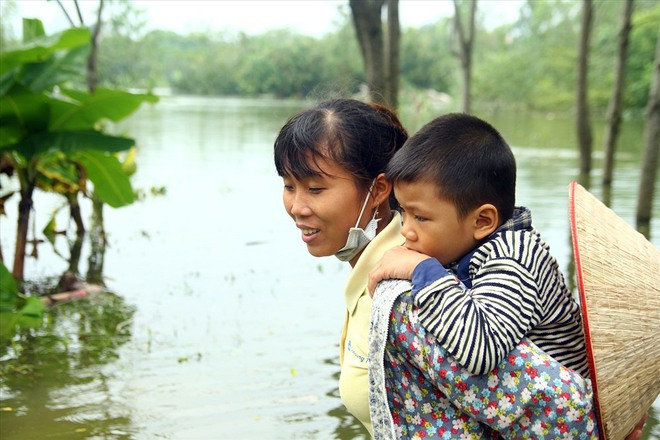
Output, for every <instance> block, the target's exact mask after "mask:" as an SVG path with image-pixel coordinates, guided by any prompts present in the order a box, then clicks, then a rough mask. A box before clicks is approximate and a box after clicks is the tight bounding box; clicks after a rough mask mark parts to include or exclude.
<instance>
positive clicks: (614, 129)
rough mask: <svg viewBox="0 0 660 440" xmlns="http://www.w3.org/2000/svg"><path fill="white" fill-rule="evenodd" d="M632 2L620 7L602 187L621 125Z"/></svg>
mask: <svg viewBox="0 0 660 440" xmlns="http://www.w3.org/2000/svg"><path fill="white" fill-rule="evenodd" d="M633 2H634V0H624V3H623V7H622V8H621V25H620V27H619V35H618V51H617V58H616V67H615V72H614V75H615V77H614V85H613V87H612V97H611V98H610V103H609V106H608V108H607V120H608V125H607V129H606V131H605V146H604V150H605V158H604V163H603V187H610V186H611V185H612V174H613V170H614V155H615V150H616V142H617V138H618V136H619V128H620V126H621V100H622V97H623V88H624V84H625V80H626V60H627V59H628V42H629V41H630V38H629V37H630V29H631V24H630V18H631V17H632V10H633ZM604 202H605V204H606V205H609V200H607V201H604Z"/></svg>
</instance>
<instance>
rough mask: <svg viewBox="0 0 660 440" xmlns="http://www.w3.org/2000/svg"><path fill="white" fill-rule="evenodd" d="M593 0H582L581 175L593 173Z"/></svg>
mask: <svg viewBox="0 0 660 440" xmlns="http://www.w3.org/2000/svg"><path fill="white" fill-rule="evenodd" d="M592 9H593V8H592V4H591V0H582V26H581V29H580V38H579V41H578V59H577V79H576V85H575V90H576V103H575V105H576V115H575V123H576V130H577V136H578V144H579V147H580V174H590V173H591V144H592V136H591V124H590V122H589V102H588V97H587V95H588V92H587V88H588V71H589V69H588V60H589V39H590V35H591V16H592Z"/></svg>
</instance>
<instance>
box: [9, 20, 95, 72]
mask: <svg viewBox="0 0 660 440" xmlns="http://www.w3.org/2000/svg"><path fill="white" fill-rule="evenodd" d="M90 39H91V34H90V32H89V29H87V28H71V29H67V30H65V31H63V32H60V33H57V34H53V35H49V36H45V35H44V36H41V37H39V38H36V39H31V40H30V41H27V42H24V43H23V44H21V45H20V46H19V47H17V48H16V49H14V50H11V51H6V52H3V53H2V54H0V76H4V75H5V74H7V73H9V72H11V71H13V70H14V69H15V68H17V67H19V66H20V65H21V64H25V63H40V62H44V61H46V60H47V59H48V58H50V56H51V55H53V54H54V53H55V52H57V51H59V50H66V49H73V48H75V47H79V46H82V45H85V44H88V43H89V41H90Z"/></svg>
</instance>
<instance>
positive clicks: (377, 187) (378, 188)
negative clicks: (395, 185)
mask: <svg viewBox="0 0 660 440" xmlns="http://www.w3.org/2000/svg"><path fill="white" fill-rule="evenodd" d="M391 193H392V183H391V182H390V181H388V180H387V179H385V173H380V174H379V175H378V177H376V182H375V183H374V187H373V188H372V190H371V195H372V196H373V198H374V199H375V201H376V205H380V204H382V203H383V202H385V201H386V200H387V198H388V197H389V196H390V194H391Z"/></svg>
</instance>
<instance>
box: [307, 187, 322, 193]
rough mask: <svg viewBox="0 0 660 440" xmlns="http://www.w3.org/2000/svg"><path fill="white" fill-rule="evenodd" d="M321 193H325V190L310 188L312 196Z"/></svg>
mask: <svg viewBox="0 0 660 440" xmlns="http://www.w3.org/2000/svg"><path fill="white" fill-rule="evenodd" d="M321 191H323V188H309V192H311V193H312V194H318V193H320V192H321Z"/></svg>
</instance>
